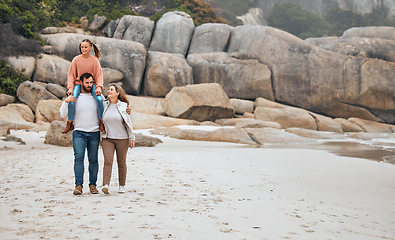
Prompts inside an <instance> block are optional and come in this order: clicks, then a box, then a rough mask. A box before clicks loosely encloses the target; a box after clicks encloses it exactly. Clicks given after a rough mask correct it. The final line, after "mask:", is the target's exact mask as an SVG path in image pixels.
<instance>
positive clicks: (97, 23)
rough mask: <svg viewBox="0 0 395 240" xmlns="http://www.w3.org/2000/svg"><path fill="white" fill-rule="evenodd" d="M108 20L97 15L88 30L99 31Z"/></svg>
mask: <svg viewBox="0 0 395 240" xmlns="http://www.w3.org/2000/svg"><path fill="white" fill-rule="evenodd" d="M106 19H107V17H106V16H98V15H97V14H95V17H94V18H93V20H92V21H91V22H90V23H89V26H88V29H89V30H91V31H97V30H99V29H100V28H102V27H103V26H104V23H105V22H106Z"/></svg>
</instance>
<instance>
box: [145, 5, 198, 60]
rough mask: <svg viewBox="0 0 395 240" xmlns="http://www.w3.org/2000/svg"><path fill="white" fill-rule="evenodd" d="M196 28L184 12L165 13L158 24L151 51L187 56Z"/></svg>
mask: <svg viewBox="0 0 395 240" xmlns="http://www.w3.org/2000/svg"><path fill="white" fill-rule="evenodd" d="M194 30H195V26H194V24H193V20H192V18H191V17H190V16H189V15H188V14H186V13H184V12H177V11H175V12H168V13H165V14H164V15H163V16H162V17H161V18H160V19H159V21H158V22H157V23H156V26H155V30H154V33H153V37H152V41H151V45H150V48H149V50H150V51H158V52H168V53H178V54H182V55H184V56H185V55H186V54H187V51H188V48H189V43H190V41H191V38H192V34H193V31H194Z"/></svg>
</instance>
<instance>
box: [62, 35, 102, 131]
mask: <svg viewBox="0 0 395 240" xmlns="http://www.w3.org/2000/svg"><path fill="white" fill-rule="evenodd" d="M92 47H93V49H94V50H95V56H96V57H94V56H92V55H90V51H91V50H92ZM79 52H80V55H78V56H76V57H74V59H73V61H72V62H71V66H70V69H69V75H68V77H67V95H71V94H73V97H74V98H72V101H71V102H70V103H69V107H68V121H67V124H66V128H65V129H64V130H63V131H62V133H67V132H69V131H71V130H73V128H74V127H73V121H74V113H75V101H76V99H77V98H78V96H79V95H80V93H81V81H80V80H79V79H80V76H81V74H83V73H90V74H92V76H93V79H94V80H95V82H96V85H93V87H92V92H91V93H92V95H93V97H94V98H95V99H96V102H97V114H98V116H99V120H100V131H101V132H104V131H105V128H104V125H103V121H102V119H103V109H104V106H103V98H102V96H101V92H102V90H103V72H102V68H101V66H100V62H99V59H100V56H101V53H100V50H99V49H98V48H97V46H96V45H95V44H94V43H93V42H91V40H89V39H84V40H82V42H81V43H80V45H79Z"/></svg>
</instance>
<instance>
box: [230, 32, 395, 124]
mask: <svg viewBox="0 0 395 240" xmlns="http://www.w3.org/2000/svg"><path fill="white" fill-rule="evenodd" d="M262 46H265V47H262ZM229 54H231V56H234V57H237V58H240V59H257V60H258V61H259V62H260V63H262V64H265V65H268V67H269V68H270V69H271V70H272V84H273V92H274V99H275V101H278V102H282V103H286V104H289V105H293V106H297V107H300V108H304V109H308V110H310V111H312V112H316V113H320V114H324V115H327V116H331V117H342V118H349V117H352V116H354V117H360V118H364V119H367V120H374V121H385V122H387V123H393V122H395V116H391V114H390V112H393V111H394V110H395V102H394V101H393V93H389V92H388V90H389V89H392V86H393V80H392V79H394V78H393V77H390V76H393V73H394V72H395V71H394V68H395V64H394V63H389V62H385V61H381V60H377V59H365V58H355V57H349V56H346V55H342V54H338V53H333V52H329V51H325V50H322V49H320V48H317V47H314V46H312V45H310V44H308V43H306V42H305V41H303V40H301V39H299V38H296V37H295V36H293V35H291V34H289V33H286V32H283V31H281V30H278V29H274V28H271V27H250V26H241V27H236V28H235V29H234V30H233V32H232V38H231V41H230V46H229ZM312 69H314V71H312ZM373 75H375V77H374V78H372V76H373ZM334 86H336V87H334ZM378 92H380V94H378ZM384 109H385V110H384Z"/></svg>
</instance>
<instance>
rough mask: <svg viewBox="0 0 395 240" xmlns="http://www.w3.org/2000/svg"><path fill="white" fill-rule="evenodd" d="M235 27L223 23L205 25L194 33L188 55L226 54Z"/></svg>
mask: <svg viewBox="0 0 395 240" xmlns="http://www.w3.org/2000/svg"><path fill="white" fill-rule="evenodd" d="M232 29H233V27H231V26H229V25H227V24H221V23H205V24H202V25H200V26H198V27H197V28H196V29H195V32H194V33H193V37H192V41H191V46H190V47H189V51H188V54H193V53H211V52H225V51H226V47H227V44H228V41H229V37H230V32H231V31H232Z"/></svg>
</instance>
